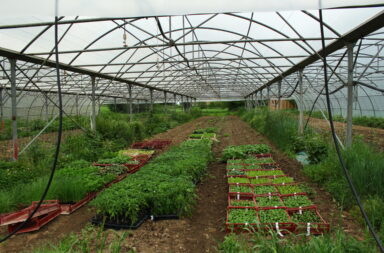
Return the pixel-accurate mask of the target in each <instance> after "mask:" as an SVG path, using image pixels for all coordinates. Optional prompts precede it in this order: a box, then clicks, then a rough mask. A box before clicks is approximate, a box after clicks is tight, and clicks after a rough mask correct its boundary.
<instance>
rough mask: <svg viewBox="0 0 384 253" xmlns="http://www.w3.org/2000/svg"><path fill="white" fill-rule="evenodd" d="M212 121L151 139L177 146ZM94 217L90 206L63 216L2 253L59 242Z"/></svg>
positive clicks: (6, 245) (20, 238)
mask: <svg viewBox="0 0 384 253" xmlns="http://www.w3.org/2000/svg"><path fill="white" fill-rule="evenodd" d="M210 120H212V117H202V118H198V119H196V120H193V121H191V122H188V123H186V124H183V125H180V126H178V127H175V128H173V129H170V130H168V131H166V132H164V133H160V134H157V135H155V136H153V137H152V138H151V139H170V140H172V144H171V145H177V144H179V143H181V142H182V141H184V140H185V139H186V138H187V137H188V136H189V134H190V133H191V132H192V131H193V130H194V129H195V128H197V127H204V126H205V125H207V124H208V123H209V122H210ZM94 215H95V210H94V209H92V208H90V207H88V206H85V207H83V208H81V209H79V210H78V211H76V212H75V213H73V214H71V215H68V216H66V215H65V216H64V215H61V216H59V217H58V218H57V219H55V220H54V221H52V222H51V223H49V224H48V225H47V226H45V227H43V228H42V229H41V230H40V231H37V232H32V233H27V234H21V235H17V236H14V237H13V238H11V239H10V240H8V241H7V242H6V243H2V244H0V252H1V253H5V252H21V251H23V250H27V249H31V248H33V247H35V246H36V245H44V244H47V243H55V242H58V241H59V240H60V239H62V238H63V237H64V236H66V235H68V234H70V233H71V232H80V231H81V230H82V229H83V228H84V226H85V225H86V224H87V223H88V222H89V221H90V219H91V218H92V217H93V216H94ZM4 233H5V229H4V228H3V227H1V229H0V237H2V236H3V235H4Z"/></svg>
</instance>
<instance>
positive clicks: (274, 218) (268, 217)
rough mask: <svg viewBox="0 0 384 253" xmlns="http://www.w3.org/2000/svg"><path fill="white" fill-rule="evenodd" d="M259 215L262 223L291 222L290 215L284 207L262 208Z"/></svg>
mask: <svg viewBox="0 0 384 253" xmlns="http://www.w3.org/2000/svg"><path fill="white" fill-rule="evenodd" d="M259 216H260V222H261V223H276V222H279V223H283V222H290V220H289V216H288V214H287V212H286V211H285V210H284V209H270V210H260V211H259Z"/></svg>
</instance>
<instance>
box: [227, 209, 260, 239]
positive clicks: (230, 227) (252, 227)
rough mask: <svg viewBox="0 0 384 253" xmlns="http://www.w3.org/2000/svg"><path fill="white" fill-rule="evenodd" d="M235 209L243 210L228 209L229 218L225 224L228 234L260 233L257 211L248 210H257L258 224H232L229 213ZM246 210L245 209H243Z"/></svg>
mask: <svg viewBox="0 0 384 253" xmlns="http://www.w3.org/2000/svg"><path fill="white" fill-rule="evenodd" d="M234 209H241V208H237V207H236V208H228V209H227V217H226V222H225V227H226V229H225V230H226V232H227V233H230V232H233V233H249V232H256V231H258V228H259V223H258V221H259V220H258V216H257V211H256V210H255V209H250V208H249V209H248V210H255V211H254V212H255V216H256V219H257V223H231V222H229V213H230V211H231V210H234ZM242 210H244V209H242Z"/></svg>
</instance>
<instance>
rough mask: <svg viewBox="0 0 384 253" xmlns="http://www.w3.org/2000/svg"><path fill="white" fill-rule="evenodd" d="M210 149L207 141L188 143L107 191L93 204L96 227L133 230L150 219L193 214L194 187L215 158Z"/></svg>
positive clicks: (161, 156) (173, 149)
mask: <svg viewBox="0 0 384 253" xmlns="http://www.w3.org/2000/svg"><path fill="white" fill-rule="evenodd" d="M211 145H212V142H211V141H210V140H207V139H201V140H187V141H185V142H183V143H182V144H180V145H179V146H174V147H172V148H171V149H170V150H168V151H167V152H165V153H163V154H161V155H159V156H158V157H156V158H155V159H153V160H152V161H151V162H150V163H148V164H147V165H145V166H144V167H143V168H141V169H140V171H138V172H137V173H135V174H133V175H132V176H130V177H128V178H126V179H124V180H123V181H121V182H119V183H118V184H115V185H113V186H112V187H110V188H108V189H106V190H105V191H103V192H102V193H101V194H100V195H99V196H98V197H97V198H96V199H95V200H93V201H92V202H91V204H92V205H93V206H95V207H96V208H97V209H98V216H97V217H95V220H94V223H96V224H101V223H103V221H105V223H108V224H116V225H117V226H119V225H121V227H122V228H130V227H135V226H137V225H139V224H140V223H141V222H142V221H143V220H145V219H147V218H148V217H149V216H150V215H151V216H152V217H155V216H164V215H165V216H169V215H171V216H172V217H177V216H180V215H187V214H190V213H191V211H192V210H193V206H194V204H195V199H196V194H195V184H196V183H197V182H199V181H200V179H201V178H202V176H203V175H204V174H205V172H206V168H207V164H208V162H209V161H210V159H211V156H212V154H211Z"/></svg>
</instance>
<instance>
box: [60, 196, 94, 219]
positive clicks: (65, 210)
mask: <svg viewBox="0 0 384 253" xmlns="http://www.w3.org/2000/svg"><path fill="white" fill-rule="evenodd" d="M96 195H97V194H96V193H89V194H88V195H87V196H86V197H84V198H83V199H82V200H80V201H79V202H77V203H75V204H61V214H71V213H73V212H74V211H76V210H77V209H79V208H80V207H82V206H84V205H85V204H87V203H89V202H90V201H91V200H92V199H94V198H95V197H96Z"/></svg>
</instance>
